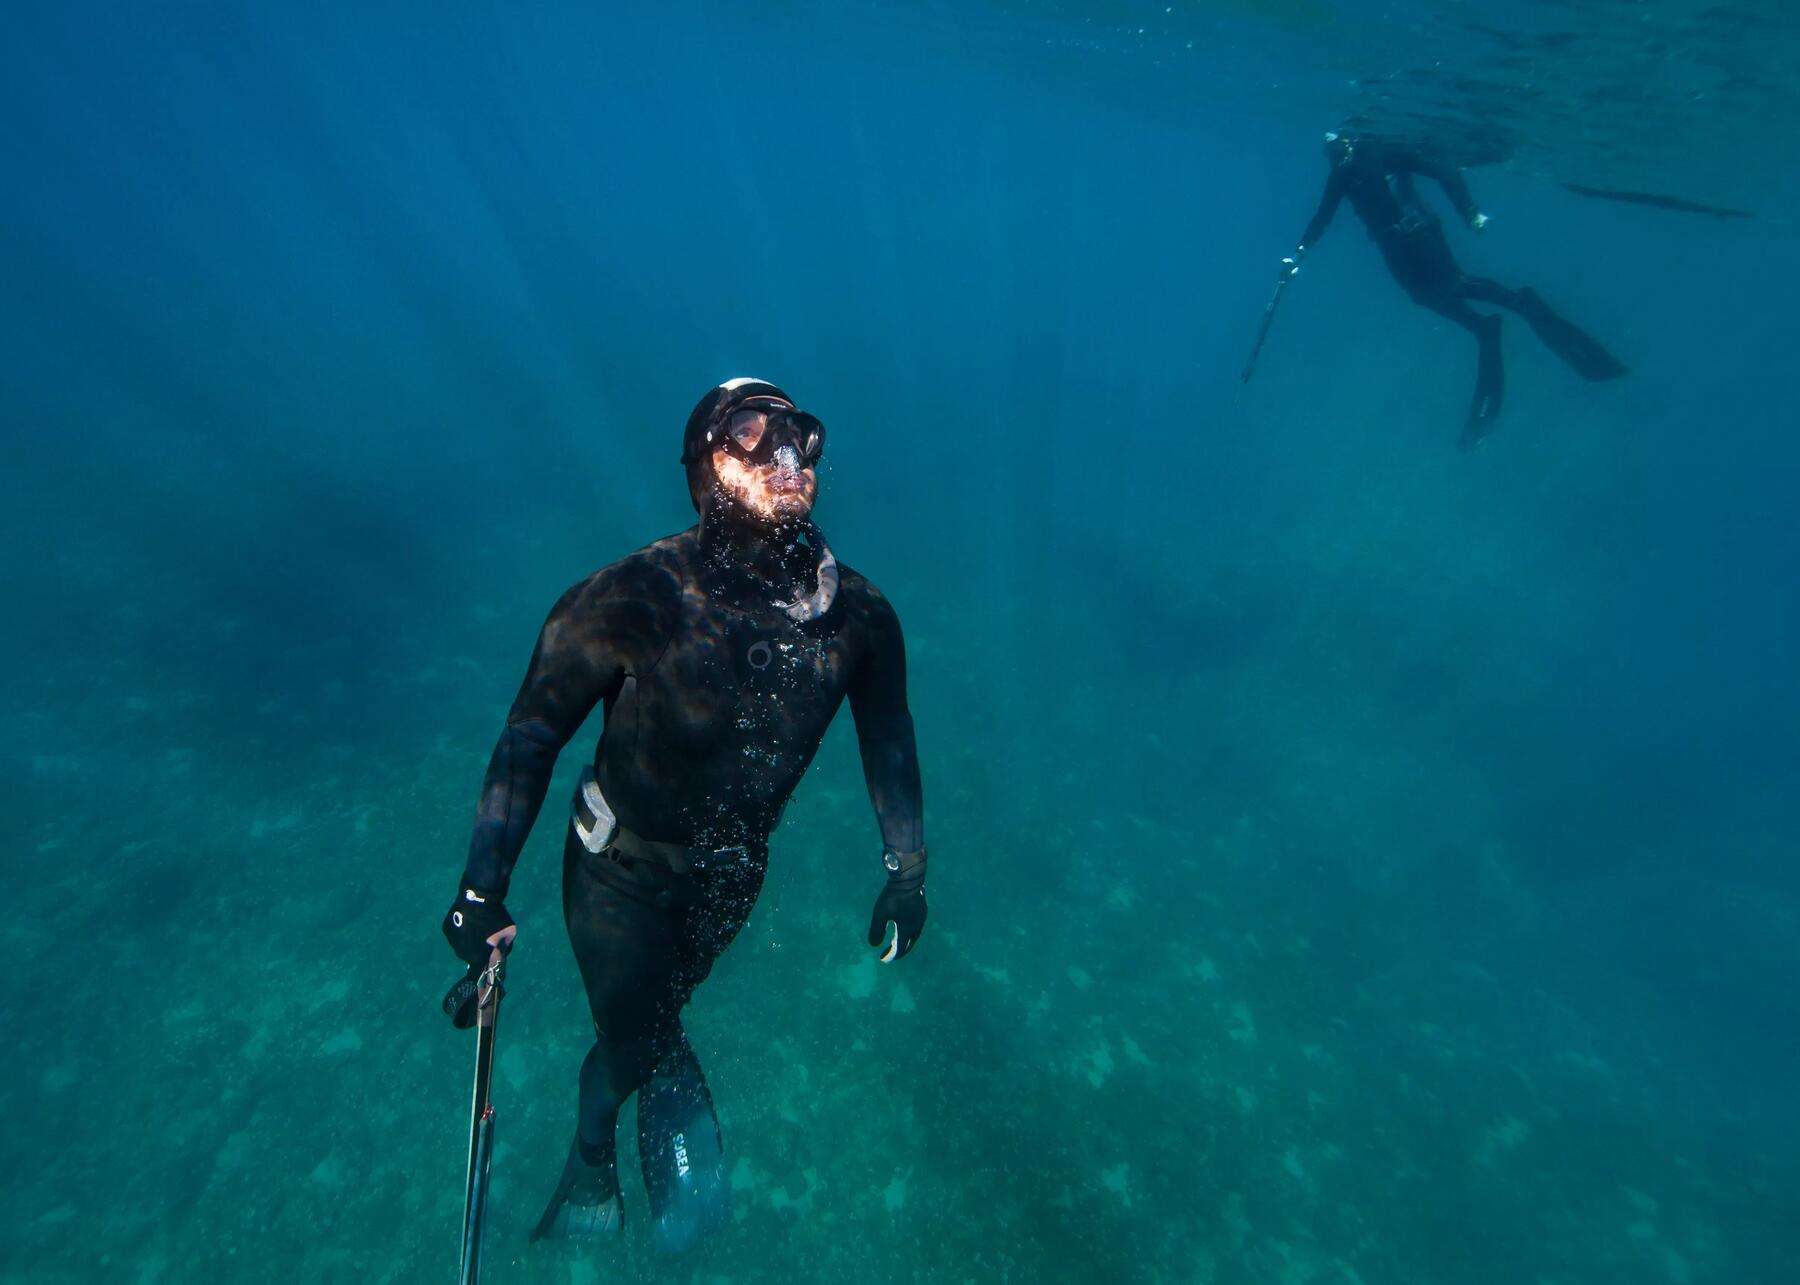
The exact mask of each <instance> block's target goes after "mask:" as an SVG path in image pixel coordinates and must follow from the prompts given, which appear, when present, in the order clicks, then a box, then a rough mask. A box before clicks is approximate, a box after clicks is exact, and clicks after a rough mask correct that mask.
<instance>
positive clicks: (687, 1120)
mask: <svg viewBox="0 0 1800 1285" xmlns="http://www.w3.org/2000/svg"><path fill="white" fill-rule="evenodd" d="M637 1119H638V1151H639V1154H640V1156H641V1158H642V1160H643V1165H644V1190H645V1192H646V1194H647V1195H648V1196H649V1198H650V1216H651V1218H652V1219H653V1220H654V1221H655V1227H656V1247H657V1248H658V1249H660V1250H662V1251H663V1252H664V1253H679V1252H680V1251H682V1250H684V1249H688V1248H690V1247H692V1246H693V1245H695V1244H696V1243H698V1242H699V1241H700V1240H701V1239H702V1238H703V1237H705V1236H706V1235H707V1234H708V1233H710V1232H713V1231H716V1230H718V1229H719V1228H720V1227H722V1226H724V1225H725V1224H726V1223H728V1222H730V1221H731V1185H730V1183H728V1182H727V1181H726V1178H725V1149H724V1146H723V1144H722V1143H721V1142H720V1140H719V1120H718V1117H717V1116H716V1115H714V1114H713V1102H712V1094H711V1093H710V1092H708V1090H707V1087H706V1077H705V1076H704V1075H703V1074H701V1071H700V1062H699V1060H698V1059H697V1058H695V1057H694V1051H693V1049H692V1048H690V1047H688V1045H687V1043H686V1042H685V1041H683V1042H682V1046H681V1048H680V1049H678V1050H676V1051H675V1052H674V1053H672V1054H671V1055H670V1056H669V1057H668V1058H666V1059H665V1060H664V1061H663V1063H662V1064H661V1065H659V1066H658V1067H657V1068H656V1073H655V1074H654V1075H652V1076H651V1077H650V1082H649V1083H648V1084H646V1085H645V1086H644V1087H643V1088H642V1089H640V1090H639V1091H638V1104H637Z"/></svg>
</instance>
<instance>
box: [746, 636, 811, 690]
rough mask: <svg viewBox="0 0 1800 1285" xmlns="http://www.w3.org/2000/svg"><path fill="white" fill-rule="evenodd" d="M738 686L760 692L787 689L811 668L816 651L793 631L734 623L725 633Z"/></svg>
mask: <svg viewBox="0 0 1800 1285" xmlns="http://www.w3.org/2000/svg"><path fill="white" fill-rule="evenodd" d="M725 645H726V646H727V647H729V648H730V650H731V655H732V660H733V661H734V662H735V667H736V669H737V677H738V682H739V683H741V684H743V685H744V686H745V687H750V688H754V689H759V690H767V689H773V688H776V687H790V686H792V685H793V684H794V682H795V681H796V680H797V679H799V678H801V677H802V676H803V675H804V674H806V673H808V672H810V671H811V670H812V668H813V662H814V660H815V659H816V655H817V647H816V645H815V644H813V643H810V642H808V641H807V640H805V639H803V638H800V637H797V636H796V635H795V634H794V633H793V632H792V631H789V630H782V629H779V628H776V629H771V628H767V627H760V628H759V627H758V626H756V625H754V624H752V623H750V622H749V621H745V620H737V621H733V622H732V625H731V627H730V629H729V630H728V631H727V633H726V644H725Z"/></svg>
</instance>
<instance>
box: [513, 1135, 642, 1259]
mask: <svg viewBox="0 0 1800 1285" xmlns="http://www.w3.org/2000/svg"><path fill="white" fill-rule="evenodd" d="M607 1152H608V1154H606V1155H605V1156H603V1157H600V1163H599V1164H591V1163H589V1162H588V1161H587V1160H586V1159H585V1158H584V1157H583V1156H582V1154H581V1139H580V1138H579V1137H577V1138H576V1139H575V1140H574V1141H572V1142H570V1143H569V1158H568V1160H567V1161H566V1162H564V1164H563V1171H562V1177H561V1178H560V1179H558V1180H557V1183H556V1190H555V1191H553V1192H551V1193H550V1203H549V1204H547V1205H545V1206H544V1213H543V1216H542V1217H541V1218H539V1219H538V1221H537V1226H536V1227H533V1228H532V1229H531V1239H532V1240H533V1241H539V1240H543V1239H545V1238H547V1237H548V1238H553V1239H554V1238H567V1239H570V1240H600V1239H604V1238H605V1237H607V1236H611V1235H613V1234H615V1233H616V1232H617V1231H618V1230H619V1227H620V1226H621V1225H622V1224H623V1223H624V1221H625V1206H624V1202H623V1201H622V1200H621V1199H620V1197H619V1176H618V1172H617V1170H616V1169H615V1167H614V1164H613V1157H612V1155H611V1148H610V1147H609V1148H608V1149H607Z"/></svg>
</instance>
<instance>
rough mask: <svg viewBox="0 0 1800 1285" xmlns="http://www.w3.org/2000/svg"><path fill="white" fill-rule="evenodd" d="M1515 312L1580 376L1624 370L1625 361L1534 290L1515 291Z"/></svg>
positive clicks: (1618, 373)
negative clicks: (1517, 304)
mask: <svg viewBox="0 0 1800 1285" xmlns="http://www.w3.org/2000/svg"><path fill="white" fill-rule="evenodd" d="M1519 301H1520V307H1519V309H1518V313H1519V315H1520V316H1521V317H1523V318H1525V324H1526V325H1528V326H1530V327H1531V329H1532V331H1533V333H1535V334H1536V335H1537V337H1538V338H1539V339H1541V340H1543V341H1544V346H1545V347H1546V348H1548V349H1549V350H1550V351H1551V352H1553V353H1555V354H1556V355H1557V356H1558V357H1561V358H1562V359H1563V360H1564V361H1565V362H1567V363H1568V364H1569V366H1570V367H1571V368H1572V369H1574V371H1575V372H1576V373H1577V374H1578V375H1580V376H1581V377H1582V378H1583V379H1591V380H1595V381H1599V380H1603V379H1618V378H1619V377H1620V376H1622V375H1625V374H1628V373H1629V372H1628V371H1627V370H1626V368H1625V363H1624V362H1622V361H1620V360H1619V359H1618V358H1617V357H1615V356H1613V355H1612V354H1611V353H1609V352H1607V351H1606V349H1605V348H1603V347H1602V346H1601V344H1600V341H1599V340H1598V339H1595V338H1594V337H1593V336H1592V335H1590V334H1588V333H1587V331H1585V330H1583V329H1581V327H1579V326H1577V325H1575V324H1574V323H1573V322H1571V321H1568V320H1566V319H1564V318H1563V317H1560V316H1558V315H1557V314H1556V313H1554V312H1552V311H1551V310H1550V306H1549V305H1548V304H1546V303H1545V302H1544V301H1543V300H1542V299H1540V298H1538V294H1537V291H1535V290H1531V289H1524V290H1521V291H1519Z"/></svg>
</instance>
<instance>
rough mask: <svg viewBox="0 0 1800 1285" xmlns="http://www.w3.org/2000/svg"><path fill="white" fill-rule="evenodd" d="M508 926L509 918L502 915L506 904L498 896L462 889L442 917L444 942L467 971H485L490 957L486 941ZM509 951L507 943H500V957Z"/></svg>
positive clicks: (511, 923) (492, 950) (510, 943)
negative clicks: (501, 953)
mask: <svg viewBox="0 0 1800 1285" xmlns="http://www.w3.org/2000/svg"><path fill="white" fill-rule="evenodd" d="M512 926H513V917H512V916H511V915H509V914H507V913H506V903H505V902H504V901H502V900H501V899H500V897H499V894H497V893H488V892H482V891H481V890H479V889H477V888H467V887H465V888H463V889H461V890H460V891H459V892H458V893H457V894H456V900H455V901H453V902H451V903H450V909H449V911H448V912H447V913H446V914H445V915H444V940H445V941H447V942H449V943H450V949H451V950H453V951H455V952H456V957H457V958H458V959H460V960H462V962H463V963H465V964H467V965H469V966H470V967H471V968H486V967H487V963H488V957H489V956H490V955H492V954H493V953H494V948H493V947H492V946H490V945H488V938H489V937H492V936H493V935H494V934H495V933H497V932H504V931H505V930H506V929H508V928H511V927H512ZM511 948H512V942H511V940H510V939H509V940H507V941H505V942H502V943H501V946H500V949H501V951H502V952H503V953H504V952H505V951H507V950H510V949H511Z"/></svg>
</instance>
